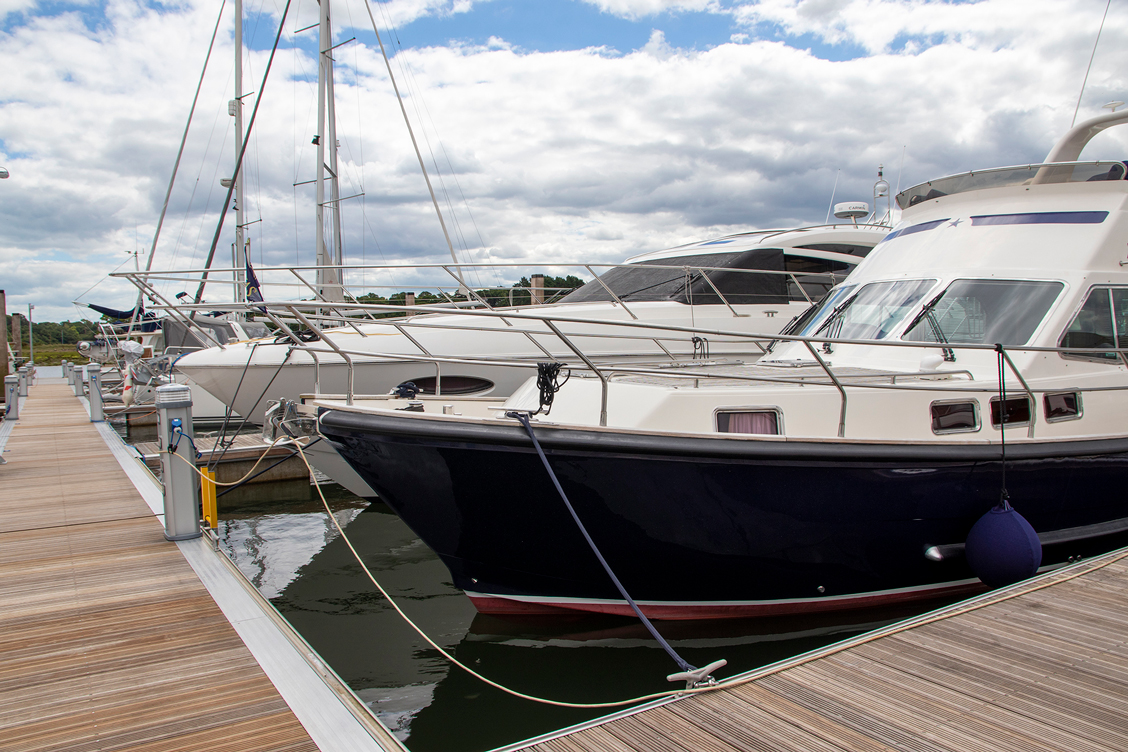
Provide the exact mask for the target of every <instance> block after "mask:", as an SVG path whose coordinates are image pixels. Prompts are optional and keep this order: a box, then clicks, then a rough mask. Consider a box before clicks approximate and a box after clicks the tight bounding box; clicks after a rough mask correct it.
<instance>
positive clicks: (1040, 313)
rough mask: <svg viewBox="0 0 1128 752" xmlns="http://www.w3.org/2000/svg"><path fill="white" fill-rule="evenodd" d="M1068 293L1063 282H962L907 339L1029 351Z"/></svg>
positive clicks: (922, 316) (941, 297) (920, 317)
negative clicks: (997, 345) (1028, 345)
mask: <svg viewBox="0 0 1128 752" xmlns="http://www.w3.org/2000/svg"><path fill="white" fill-rule="evenodd" d="M1063 287H1064V285H1062V283H1061V282H1032V281H1024V280H1009V279H957V280H956V281H955V282H953V283H952V284H951V285H949V286H948V288H947V289H946V290H944V292H942V293H941V294H940V295H938V296H937V297H936V298H935V299H934V300H933V301H932V302H931V303H929V304H928V305H927V306H925V308H924V310H923V311H921V312H920V314H918V315H917V317H916V320H915V321H913V323H912V325H911V326H910V327H909V329H908V331H907V332H906V333H905V336H904V337H902V339H904V340H908V341H909V342H939V343H957V344H983V343H991V344H994V343H1001V344H1002V345H1003V346H1005V347H1018V346H1021V345H1025V344H1026V343H1027V342H1028V341H1029V340H1030V337H1031V336H1033V334H1034V331H1035V330H1036V329H1037V328H1038V325H1039V324H1040V323H1042V319H1043V318H1045V316H1046V312H1047V311H1049V310H1050V306H1051V305H1053V302H1054V301H1055V300H1057V297H1058V295H1059V294H1060V293H1061V291H1062V289H1063Z"/></svg>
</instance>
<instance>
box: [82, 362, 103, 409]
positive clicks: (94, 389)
mask: <svg viewBox="0 0 1128 752" xmlns="http://www.w3.org/2000/svg"><path fill="white" fill-rule="evenodd" d="M86 372H87V373H88V374H90V422H91V423H101V422H102V421H104V420H105V415H104V414H103V411H102V366H100V365H98V364H97V363H91V364H90V365H89V366H87V367H86Z"/></svg>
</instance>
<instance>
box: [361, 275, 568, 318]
mask: <svg viewBox="0 0 1128 752" xmlns="http://www.w3.org/2000/svg"><path fill="white" fill-rule="evenodd" d="M583 284H584V281H583V280H582V279H580V278H579V277H577V276H575V275H572V274H569V275H568V276H566V277H551V276H547V275H546V276H545V278H544V290H545V292H544V302H547V303H550V302H553V301H557V300H559V299H560V298H562V297H564V296H565V295H567V294H568V293H569V292H571V291H572V290H575V289H577V288H579V287H582V286H583ZM532 286H533V285H532V282H531V281H530V280H529V278H528V277H522V278H521V279H520V281H518V282H516V283H514V284H513V285H512V286H511V287H510V288H508V289H506V288H494V289H483V290H475V291H474V292H475V293H476V294H477V296H478V297H479V298H481V299H482V300H484V301H486V302H487V303H488V304H489V305H490V306H491V307H493V308H500V307H503V306H509V305H514V306H519V305H530V304H531V303H532V295H531V293H530V292H529V288H531V287H532ZM406 299H407V293H405V292H397V293H395V294H393V295H390V296H388V297H384V296H382V295H378V294H376V293H369V294H367V295H362V296H360V297H359V298H357V302H358V303H368V304H371V305H398V306H401V305H404V301H405V300H406ZM451 300H453V301H454V302H456V303H460V302H464V301H465V300H466V296H465V295H451V296H450V297H449V298H448V297H447V296H445V295H436V294H435V293H433V292H430V291H429V290H423V291H422V292H419V293H416V295H415V305H435V304H438V303H446V302H449V301H451ZM374 315H376V316H396V315H399V314H395V313H386V314H374Z"/></svg>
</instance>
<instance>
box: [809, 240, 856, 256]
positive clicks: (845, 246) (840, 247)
mask: <svg viewBox="0 0 1128 752" xmlns="http://www.w3.org/2000/svg"><path fill="white" fill-rule="evenodd" d="M795 247H796V248H810V249H811V250H812V251H831V252H832V253H848V254H850V255H851V256H867V255H869V252H870V251H872V250H873V246H872V245H853V244H850V243H809V244H808V245H797V246H795Z"/></svg>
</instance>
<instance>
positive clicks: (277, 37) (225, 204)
mask: <svg viewBox="0 0 1128 752" xmlns="http://www.w3.org/2000/svg"><path fill="white" fill-rule="evenodd" d="M291 2H292V0H286V7H285V8H283V10H282V20H281V21H279V22H278V34H276V35H275V37H274V46H273V47H271V48H270V59H268V60H267V61H266V71H265V72H264V73H263V74H262V85H261V86H259V95H258V97H256V98H255V109H254V110H253V111H252V112H251V122H250V123H248V124H247V132H246V134H245V136H244V138H243V147H242V148H241V149H240V150H239V157H238V158H237V159H236V160H235V169H234V171H232V173H231V185H230V186H228V187H227V197H226V198H225V199H224V200H223V206H222V208H221V209H220V212H219V222H218V224H217V225H216V228H215V236H214V237H213V238H212V244H211V250H210V251H208V260H207V263H205V264H204V273H203V276H202V277H201V278H200V286H199V287H198V288H196V296H195V298H194V299H193V302H195V303H199V302H200V299H201V298H203V297H204V285H206V284H207V283H208V272H207V270H208V269H210V268H211V264H212V259H213V258H215V247H216V245H218V244H219V233H220V232H222V230H223V220H224V218H226V216H227V207H228V206H230V205H231V193H232V192H233V191H234V190H235V181H236V180H238V178H239V168H240V167H241V166H242V164H243V155H244V154H246V153H247V144H248V143H249V142H250V140H251V129H253V128H254V127H255V118H256V117H258V111H259V105H260V104H262V98H263V96H264V95H265V94H266V81H267V79H268V78H269V77H270V68H271V66H272V65H274V54H275V53H276V52H278V42H279V40H281V39H282V31H283V29H285V28H286V16H287V15H288V14H289V12H290V3H291Z"/></svg>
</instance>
